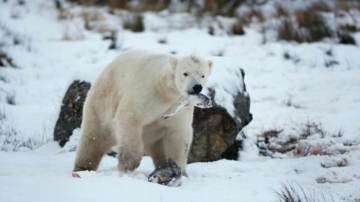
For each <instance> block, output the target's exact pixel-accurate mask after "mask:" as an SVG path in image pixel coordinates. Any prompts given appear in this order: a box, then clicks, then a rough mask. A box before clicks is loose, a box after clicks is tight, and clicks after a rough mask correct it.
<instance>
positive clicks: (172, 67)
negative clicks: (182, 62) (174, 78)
mask: <svg viewBox="0 0 360 202" xmlns="http://www.w3.org/2000/svg"><path fill="white" fill-rule="evenodd" d="M176 64H177V59H176V58H175V57H171V56H170V57H169V65H170V70H171V71H172V72H175V68H176Z"/></svg>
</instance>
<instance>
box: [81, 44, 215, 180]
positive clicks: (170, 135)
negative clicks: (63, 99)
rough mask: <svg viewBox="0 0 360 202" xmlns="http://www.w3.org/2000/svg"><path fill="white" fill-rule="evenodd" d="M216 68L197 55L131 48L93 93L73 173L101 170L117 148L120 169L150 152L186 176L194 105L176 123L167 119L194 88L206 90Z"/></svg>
mask: <svg viewBox="0 0 360 202" xmlns="http://www.w3.org/2000/svg"><path fill="white" fill-rule="evenodd" d="M211 68H212V62H211V61H205V60H203V59H201V58H199V57H196V56H192V55H190V56H186V57H182V58H176V57H174V56H171V55H166V54H159V53H154V52H150V51H146V50H130V51H127V52H124V53H123V54H121V55H120V56H118V57H117V58H116V59H115V60H114V61H113V62H111V63H110V64H109V65H108V66H107V67H106V68H105V69H104V70H103V72H102V73H101V74H100V76H99V77H98V79H97V80H96V82H95V83H94V85H93V86H92V87H91V89H90V91H89V92H88V95H87V98H86V101H85V104H84V113H83V122H82V125H81V129H82V134H81V137H80V141H79V145H78V148H77V154H76V160H75V167H74V171H80V170H96V169H97V167H98V165H99V163H100V160H101V158H102V157H103V155H104V154H105V153H106V152H108V151H109V149H110V148H111V147H115V148H117V152H119V155H118V161H119V164H118V168H119V170H121V171H133V170H134V169H135V168H137V167H138V166H139V164H140V161H141V158H142V156H143V154H144V152H146V154H148V155H150V156H151V157H152V159H153V162H154V165H155V167H164V166H166V162H167V159H168V158H169V157H171V158H172V159H174V161H175V162H176V163H177V164H178V165H179V166H180V167H181V169H182V170H183V173H184V175H186V170H185V169H186V163H187V154H188V150H189V148H190V144H191V141H192V120H193V106H189V107H187V109H186V110H183V111H181V112H180V113H179V114H177V116H174V117H172V118H171V119H166V120H164V119H163V118H162V116H163V115H164V114H167V113H171V112H172V111H174V110H175V109H176V107H177V105H178V104H179V103H180V102H181V101H182V100H183V99H185V98H186V97H187V96H188V93H189V92H190V91H191V90H192V87H193V86H194V85H196V84H199V85H202V86H203V87H204V86H205V85H206V81H207V78H208V77H209V75H210V72H211ZM184 73H187V74H188V76H184ZM202 76H204V77H205V78H202Z"/></svg>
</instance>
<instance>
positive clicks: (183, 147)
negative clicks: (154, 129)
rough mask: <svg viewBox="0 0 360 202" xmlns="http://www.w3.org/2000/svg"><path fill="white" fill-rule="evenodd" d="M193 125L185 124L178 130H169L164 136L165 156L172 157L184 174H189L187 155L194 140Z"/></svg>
mask: <svg viewBox="0 0 360 202" xmlns="http://www.w3.org/2000/svg"><path fill="white" fill-rule="evenodd" d="M192 131H193V130H192V127H191V126H184V127H183V128H181V129H177V130H171V129H170V130H168V131H167V132H166V134H165V136H164V137H163V145H164V151H165V156H166V157H167V158H169V157H170V158H172V159H173V160H174V161H175V163H176V164H177V165H178V166H179V167H180V168H181V170H182V175H183V176H186V177H187V176H188V175H187V172H186V164H187V156H188V153H189V148H190V145H191V142H192Z"/></svg>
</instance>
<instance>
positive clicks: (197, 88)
mask: <svg viewBox="0 0 360 202" xmlns="http://www.w3.org/2000/svg"><path fill="white" fill-rule="evenodd" d="M193 90H194V92H193V94H199V93H200V92H201V90H202V86H201V85H199V84H196V85H195V86H194V87H193Z"/></svg>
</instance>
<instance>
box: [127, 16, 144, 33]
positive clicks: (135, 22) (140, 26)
mask: <svg viewBox="0 0 360 202" xmlns="http://www.w3.org/2000/svg"><path fill="white" fill-rule="evenodd" d="M123 27H124V29H128V30H131V31H132V32H143V31H144V29H145V27H144V21H143V16H142V15H141V14H134V15H133V16H132V18H131V19H129V20H128V21H125V22H124V24H123Z"/></svg>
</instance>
